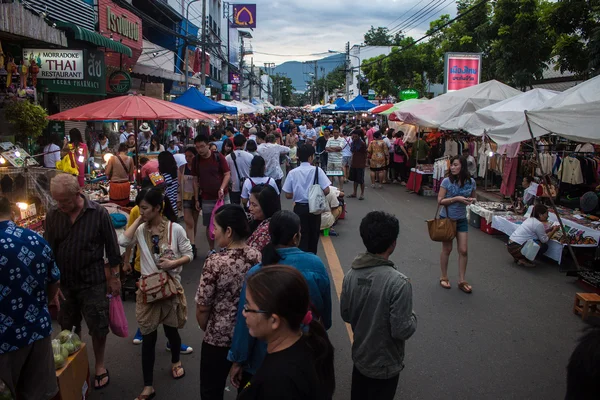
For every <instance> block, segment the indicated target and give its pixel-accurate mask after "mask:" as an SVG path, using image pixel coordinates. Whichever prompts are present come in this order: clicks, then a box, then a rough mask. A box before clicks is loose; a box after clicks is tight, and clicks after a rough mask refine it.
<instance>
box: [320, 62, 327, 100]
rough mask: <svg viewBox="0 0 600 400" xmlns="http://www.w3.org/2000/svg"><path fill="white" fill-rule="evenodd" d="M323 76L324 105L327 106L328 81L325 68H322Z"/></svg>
mask: <svg viewBox="0 0 600 400" xmlns="http://www.w3.org/2000/svg"><path fill="white" fill-rule="evenodd" d="M321 75H322V76H323V104H327V96H328V93H327V79H325V78H326V76H325V68H324V67H321Z"/></svg>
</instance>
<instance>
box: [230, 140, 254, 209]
mask: <svg viewBox="0 0 600 400" xmlns="http://www.w3.org/2000/svg"><path fill="white" fill-rule="evenodd" d="M245 144H246V137H245V136H244V135H237V136H234V137H233V145H234V149H235V150H233V151H232V152H231V153H230V154H229V155H227V157H225V159H226V160H227V165H229V170H230V171H231V182H232V184H231V193H230V194H229V198H230V199H231V203H232V204H240V203H241V196H242V187H243V186H244V181H245V180H246V179H247V178H248V177H249V176H250V164H251V163H252V159H253V158H254V156H253V155H252V154H250V153H249V152H247V151H244V150H243V149H244V145H245Z"/></svg>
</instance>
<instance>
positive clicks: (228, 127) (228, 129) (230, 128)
mask: <svg viewBox="0 0 600 400" xmlns="http://www.w3.org/2000/svg"><path fill="white" fill-rule="evenodd" d="M225 130H226V131H229V132H231V133H235V129H233V126H232V125H228V126H227V128H225Z"/></svg>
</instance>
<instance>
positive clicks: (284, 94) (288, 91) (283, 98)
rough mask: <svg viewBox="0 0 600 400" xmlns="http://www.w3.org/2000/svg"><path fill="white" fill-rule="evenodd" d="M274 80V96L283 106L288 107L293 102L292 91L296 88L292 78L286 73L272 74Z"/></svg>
mask: <svg viewBox="0 0 600 400" xmlns="http://www.w3.org/2000/svg"><path fill="white" fill-rule="evenodd" d="M271 79H272V80H273V98H274V99H275V98H276V100H275V101H276V102H280V103H281V105H282V106H284V107H287V106H290V105H291V103H292V93H293V92H294V90H296V88H295V87H294V85H292V79H291V78H288V77H287V76H285V75H280V74H275V75H271Z"/></svg>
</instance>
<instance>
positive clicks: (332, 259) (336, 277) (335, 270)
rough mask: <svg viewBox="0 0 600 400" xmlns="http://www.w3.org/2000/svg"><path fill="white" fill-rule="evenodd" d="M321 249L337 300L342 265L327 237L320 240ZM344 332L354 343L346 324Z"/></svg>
mask: <svg viewBox="0 0 600 400" xmlns="http://www.w3.org/2000/svg"><path fill="white" fill-rule="evenodd" d="M321 243H322V244H323V249H324V250H325V256H326V257H327V264H329V270H330V271H331V277H332V278H333V284H334V285H335V291H336V293H337V296H338V300H339V299H340V296H341V295H342V283H343V282H344V270H342V264H341V263H340V259H339V258H338V256H337V252H336V251H335V247H333V242H332V241H331V238H330V237H329V236H323V237H322V238H321ZM346 330H347V331H348V338H349V339H350V343H352V342H353V341H354V335H353V334H352V327H351V326H350V324H348V323H346Z"/></svg>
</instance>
